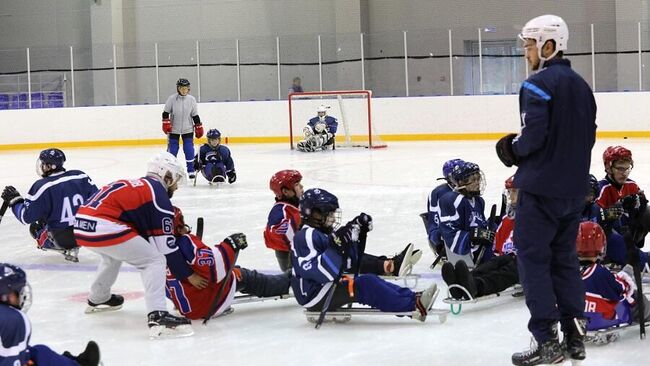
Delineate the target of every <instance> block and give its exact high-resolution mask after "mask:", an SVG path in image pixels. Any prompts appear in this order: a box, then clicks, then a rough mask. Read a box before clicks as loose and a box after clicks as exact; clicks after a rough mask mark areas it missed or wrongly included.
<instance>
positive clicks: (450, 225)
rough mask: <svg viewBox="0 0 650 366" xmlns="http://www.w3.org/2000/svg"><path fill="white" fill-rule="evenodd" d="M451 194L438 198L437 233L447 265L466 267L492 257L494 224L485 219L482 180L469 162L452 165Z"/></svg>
mask: <svg viewBox="0 0 650 366" xmlns="http://www.w3.org/2000/svg"><path fill="white" fill-rule="evenodd" d="M451 180H452V181H453V184H454V189H453V191H452V192H448V193H446V194H445V195H444V196H442V197H441V198H440V201H439V202H440V232H441V234H442V239H443V241H444V243H445V251H446V253H447V258H448V260H449V262H451V263H453V264H455V263H456V262H458V261H459V260H463V261H465V263H466V264H467V265H468V267H470V268H472V267H474V266H475V265H476V264H479V263H482V262H483V261H487V260H488V259H489V258H490V257H492V256H493V253H492V244H493V242H494V231H493V230H494V229H495V227H493V226H495V225H494V223H491V222H489V221H488V220H486V219H485V215H484V213H483V211H484V210H485V201H484V200H483V198H482V197H481V194H482V193H483V190H484V189H485V177H484V176H483V172H482V171H481V168H480V167H479V166H478V165H477V164H474V163H471V162H461V163H458V164H455V165H454V167H453V169H452V171H451Z"/></svg>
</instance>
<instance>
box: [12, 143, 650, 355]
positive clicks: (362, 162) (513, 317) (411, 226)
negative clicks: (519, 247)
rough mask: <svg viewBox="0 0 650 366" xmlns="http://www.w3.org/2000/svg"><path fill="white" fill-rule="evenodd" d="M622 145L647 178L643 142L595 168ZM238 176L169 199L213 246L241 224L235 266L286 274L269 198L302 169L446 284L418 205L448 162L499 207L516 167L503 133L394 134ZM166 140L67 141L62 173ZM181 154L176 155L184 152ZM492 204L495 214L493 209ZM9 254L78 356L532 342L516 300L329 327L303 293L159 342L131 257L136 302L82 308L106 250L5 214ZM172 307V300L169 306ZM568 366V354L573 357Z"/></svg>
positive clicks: (502, 350) (249, 164) (244, 157)
mask: <svg viewBox="0 0 650 366" xmlns="http://www.w3.org/2000/svg"><path fill="white" fill-rule="evenodd" d="M617 144H621V145H623V146H626V147H628V148H630V149H631V150H632V151H633V154H634V160H635V164H634V170H633V171H632V174H631V178H632V179H634V180H636V181H637V182H638V183H639V185H640V186H641V187H642V188H646V189H647V188H648V187H650V144H649V141H647V140H643V139H630V140H622V139H621V140H616V139H604V140H599V141H598V142H597V143H596V146H595V147H594V150H593V158H592V169H591V172H592V173H593V174H595V175H596V176H597V177H598V178H599V179H600V178H602V177H603V176H604V173H603V168H602V160H601V156H602V152H603V150H604V149H605V148H606V147H607V146H609V145H617ZM230 148H231V150H232V152H233V156H234V159H235V164H236V170H237V177H238V179H237V182H236V183H235V184H233V185H227V184H226V185H223V186H220V187H215V186H209V185H208V184H207V182H205V180H203V179H202V178H201V177H200V178H199V180H198V184H197V186H196V187H192V186H191V184H187V185H185V186H182V187H181V188H180V189H179V190H178V191H177V193H176V194H175V196H174V198H173V199H172V202H173V203H174V204H175V205H177V206H179V207H181V208H182V209H183V211H184V213H185V219H186V221H187V222H188V223H195V222H196V218H197V217H199V216H202V217H204V218H205V234H204V240H205V241H206V243H209V244H213V243H218V242H219V241H221V239H223V238H224V237H225V236H227V235H229V234H231V233H234V232H238V231H241V232H244V233H246V235H247V236H248V239H249V240H248V241H249V247H248V248H247V249H246V250H245V251H243V252H242V253H241V254H240V256H239V262H238V263H239V264H240V265H242V266H244V267H247V268H255V269H259V270H263V271H277V264H276V260H275V256H274V255H273V252H272V251H271V250H269V249H267V248H266V247H265V246H264V243H263V239H262V232H263V229H264V226H265V223H266V218H267V214H268V212H269V210H270V208H271V207H272V205H273V203H274V200H273V194H272V192H271V191H270V190H269V178H270V177H271V175H272V174H273V173H274V172H276V171H278V170H282V169H288V168H291V169H298V170H300V171H301V172H302V174H303V176H304V179H303V184H304V186H305V187H306V188H315V187H319V188H324V189H326V190H328V191H330V192H332V193H334V194H335V195H337V196H338V198H339V201H340V204H341V208H342V211H343V219H344V220H343V221H344V222H345V221H347V220H349V219H351V218H353V217H354V216H356V215H357V214H358V213H360V212H362V211H363V212H366V213H368V214H370V215H372V217H373V218H374V223H375V224H374V227H375V229H374V231H372V232H371V233H370V235H369V240H368V246H367V252H369V253H372V254H387V255H392V254H394V253H395V252H398V251H400V250H401V249H402V248H403V247H404V245H405V244H407V243H409V242H412V243H414V244H415V246H416V248H419V249H422V250H424V252H425V255H424V256H423V258H422V260H421V261H420V262H419V263H418V264H417V265H416V267H415V269H414V272H416V273H420V274H422V276H423V277H422V278H421V280H420V283H419V285H418V288H424V287H426V286H427V285H428V284H430V283H431V281H436V282H437V283H438V285H439V287H440V288H441V289H442V291H441V295H440V297H439V298H438V300H437V301H436V303H435V305H434V307H436V308H447V307H448V305H446V304H444V303H442V301H441V300H442V297H443V296H444V294H445V292H446V287H445V285H444V282H442V280H441V278H440V271H439V267H438V268H437V269H436V270H435V271H431V270H429V264H431V261H432V260H433V254H432V252H431V251H430V249H429V248H428V245H427V238H426V234H425V230H424V227H423V225H422V221H421V219H420V217H419V216H418V214H419V213H421V212H424V211H425V210H426V202H427V195H428V194H429V192H430V191H431V189H432V188H433V187H434V186H436V185H437V184H439V182H437V181H436V180H435V179H436V178H437V177H439V176H440V175H441V172H440V170H441V165H442V163H443V162H444V161H445V160H448V159H451V158H463V159H465V160H469V161H473V162H476V163H478V164H479V165H480V166H481V168H482V169H483V171H484V173H485V176H486V179H487V189H486V192H485V194H484V197H485V199H486V203H487V205H486V206H487V207H489V206H491V205H492V204H493V203H498V202H500V195H501V192H502V190H503V182H504V180H505V179H506V178H507V177H508V176H510V175H511V174H513V173H514V168H511V169H510V168H506V167H504V166H503V165H502V164H501V163H500V162H499V160H498V159H497V157H496V154H495V153H494V142H493V141H479V142H473V141H453V142H421V143H419V142H410V143H390V144H389V147H388V148H386V149H380V150H367V149H338V150H336V151H327V152H321V153H312V154H305V153H300V152H296V151H290V150H289V149H288V144H286V145H285V144H258V145H232V146H230ZM163 149H164V147H162V146H161V147H160V148H115V149H67V150H65V152H66V155H67V162H66V168H67V169H81V170H83V171H85V172H87V173H88V174H89V175H90V176H91V177H92V178H93V180H94V181H95V183H96V184H97V185H98V186H101V185H104V184H106V183H109V182H110V181H113V180H115V179H121V178H136V177H140V176H142V175H143V174H144V172H145V169H146V162H147V160H148V159H149V158H150V157H151V156H153V155H154V154H155V153H157V152H158V151H160V150H163ZM37 154H38V152H37V151H23V152H10V153H8V152H2V153H0V161H1V162H0V165H1V167H2V169H1V171H2V172H3V175H2V178H0V186H5V185H9V184H11V185H14V186H16V188H18V190H19V191H20V192H21V193H22V194H23V195H24V194H25V193H27V191H28V189H29V187H30V186H31V184H32V183H33V182H34V181H35V180H36V179H37V176H36V175H35V169H34V168H35V160H36V157H37ZM179 156H180V155H179ZM488 214H489V212H486V215H488ZM0 238H2V244H1V245H2V251H1V253H2V254H1V255H0V261H2V262H9V263H13V264H17V265H19V266H21V267H23V268H24V269H25V270H26V271H27V274H28V280H29V282H30V283H31V285H32V287H33V293H34V303H33V305H32V308H31V309H30V310H29V313H28V315H29V317H30V318H31V321H32V325H33V335H32V340H31V344H39V343H43V344H47V345H49V346H51V347H52V348H53V349H55V350H56V351H59V352H63V351H64V350H70V351H71V352H72V353H74V354H76V353H78V352H80V351H81V350H82V349H83V348H84V346H85V343H86V342H87V341H88V340H90V339H93V340H95V341H97V342H98V344H99V346H100V348H101V351H102V359H103V362H104V365H110V366H113V365H157V366H162V365H283V366H288V365H373V366H376V365H404V366H406V365H509V364H510V356H511V354H512V353H513V352H515V351H520V350H523V349H524V348H526V347H528V345H529V341H530V336H529V333H528V331H527V329H526V323H527V320H528V310H527V309H526V306H525V304H524V301H523V300H522V299H515V298H511V297H509V296H507V297H503V298H498V299H494V300H489V301H486V302H482V303H478V304H471V305H465V306H464V307H463V311H462V313H461V314H460V315H451V314H450V315H449V317H448V320H447V322H446V323H444V324H440V323H439V322H438V320H437V319H436V318H435V317H430V318H429V319H427V322H426V323H420V322H416V321H413V320H410V319H406V318H397V317H391V316H359V317H355V318H353V319H352V321H351V322H349V323H346V324H330V323H327V324H324V325H323V326H322V327H321V329H320V330H315V329H314V327H313V325H312V324H310V323H308V322H307V321H306V319H305V316H304V315H303V312H302V309H301V308H300V307H299V306H298V305H297V303H296V302H295V300H294V299H287V300H280V301H271V302H264V303H254V304H245V305H238V306H236V307H235V312H234V313H233V314H231V315H228V316H225V317H221V318H218V319H214V320H212V321H211V322H210V323H209V324H208V325H207V326H204V325H201V324H200V323H198V322H194V324H193V327H194V330H195V335H194V336H193V337H189V338H182V339H166V340H149V338H148V329H147V326H146V310H145V306H144V300H143V298H142V284H141V282H140V277H139V275H138V273H137V272H136V271H134V269H133V268H131V267H129V266H128V265H124V266H123V268H122V273H121V274H120V276H119V278H118V281H117V283H116V285H115V287H114V292H116V293H120V294H124V295H125V297H126V298H127V300H126V302H125V304H124V308H123V309H122V310H120V311H117V312H113V313H104V314H92V315H86V314H84V312H83V311H84V309H85V298H86V295H87V293H88V290H89V288H90V284H91V282H92V280H93V278H94V271H95V268H96V265H97V262H98V257H97V256H96V255H94V254H93V253H90V252H89V251H85V250H83V249H82V250H81V252H80V256H79V259H80V262H79V263H78V264H73V263H70V262H66V261H65V260H64V259H63V257H62V256H61V255H59V254H57V253H53V252H41V251H38V250H37V249H36V244H35V243H34V241H33V240H32V239H31V237H30V236H29V233H28V230H27V227H26V226H22V225H20V224H19V223H18V221H16V219H15V218H14V217H13V215H11V213H10V212H7V215H6V216H5V217H4V219H3V221H2V223H1V224H0ZM169 308H170V309H171V308H172V307H171V303H169ZM649 349H650V340H646V341H640V340H639V334H638V327H634V328H632V329H631V330H628V331H626V332H624V333H623V334H622V337H621V340H619V341H618V342H616V343H613V344H609V345H606V346H601V347H596V346H590V347H588V349H587V360H586V361H585V362H583V365H608V366H611V365H628V366H630V365H647V364H648V362H649V361H648V360H649V359H650V353H649V352H648V350H649ZM567 364H568V362H567Z"/></svg>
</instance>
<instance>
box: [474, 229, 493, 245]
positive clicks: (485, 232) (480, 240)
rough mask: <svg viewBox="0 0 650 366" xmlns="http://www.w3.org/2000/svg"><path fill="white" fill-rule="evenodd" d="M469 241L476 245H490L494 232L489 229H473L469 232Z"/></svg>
mask: <svg viewBox="0 0 650 366" xmlns="http://www.w3.org/2000/svg"><path fill="white" fill-rule="evenodd" d="M469 239H470V240H471V241H472V243H476V244H478V245H486V246H488V245H492V243H493V242H494V231H492V230H490V229H485V228H480V227H475V228H473V229H472V230H471V231H470V232H469Z"/></svg>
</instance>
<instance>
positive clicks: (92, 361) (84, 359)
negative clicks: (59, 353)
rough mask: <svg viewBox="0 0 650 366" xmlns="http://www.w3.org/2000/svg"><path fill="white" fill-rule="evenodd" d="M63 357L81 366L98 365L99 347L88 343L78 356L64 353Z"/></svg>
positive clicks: (92, 342) (91, 342)
mask: <svg viewBox="0 0 650 366" xmlns="http://www.w3.org/2000/svg"><path fill="white" fill-rule="evenodd" d="M63 355H64V356H65V357H67V358H69V359H71V360H74V361H77V363H78V364H79V365H81V366H97V365H99V359H100V357H99V346H98V345H97V343H95V342H94V341H90V342H88V344H87V345H86V349H85V350H84V351H83V352H81V353H80V354H79V355H78V356H73V355H72V354H71V353H70V352H68V351H65V352H63Z"/></svg>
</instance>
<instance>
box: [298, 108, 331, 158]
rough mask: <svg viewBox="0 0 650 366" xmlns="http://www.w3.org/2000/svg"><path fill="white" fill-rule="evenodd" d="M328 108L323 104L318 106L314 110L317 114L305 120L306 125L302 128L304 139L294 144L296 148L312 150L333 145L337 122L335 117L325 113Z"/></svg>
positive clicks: (306, 150)
mask: <svg viewBox="0 0 650 366" xmlns="http://www.w3.org/2000/svg"><path fill="white" fill-rule="evenodd" d="M328 108H329V107H326V106H324V105H321V106H319V107H318V109H317V110H316V113H317V114H318V115H317V116H316V117H314V118H312V119H310V120H309V122H307V126H305V127H304V128H303V130H302V132H303V133H304V135H305V139H304V140H302V141H300V142H298V144H297V145H296V147H297V148H298V150H300V151H303V152H312V151H317V150H325V149H328V148H332V147H334V139H335V138H336V130H337V128H338V126H339V122H338V120H337V119H336V118H335V117H332V116H328V115H327V109H328Z"/></svg>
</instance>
